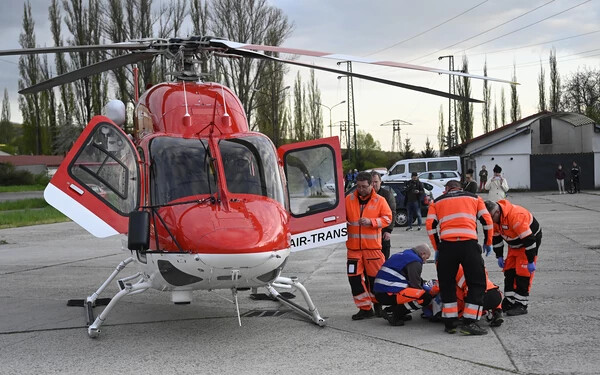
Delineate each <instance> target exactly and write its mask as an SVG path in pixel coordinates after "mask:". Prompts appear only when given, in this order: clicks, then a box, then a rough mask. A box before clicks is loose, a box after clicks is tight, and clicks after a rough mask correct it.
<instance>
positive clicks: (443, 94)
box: [235, 49, 484, 103]
mask: <svg viewBox="0 0 600 375" xmlns="http://www.w3.org/2000/svg"><path fill="white" fill-rule="evenodd" d="M235 52H236V53H237V54H238V55H242V56H245V57H254V58H257V59H267V60H272V61H278V62H281V63H284V64H292V65H298V66H303V67H306V68H311V69H317V70H324V71H326V72H331V73H337V74H341V75H345V76H352V77H356V78H361V79H366V80H369V81H373V82H379V83H383V84H386V85H391V86H396V87H401V88H404V89H408V90H413V91H419V92H424V93H426V94H431V95H436V96H441V97H444V98H449V99H454V100H460V101H465V102H470V103H484V102H483V101H482V100H479V99H473V98H469V97H466V96H460V95H454V94H449V93H447V92H444V91H439V90H434V89H429V88H427V87H422V86H415V85H410V84H407V83H402V82H397V81H390V80H389V79H384V78H379V77H373V76H368V75H365V74H360V73H355V72H347V71H345V70H340V69H334V68H328V67H325V66H319V65H312V64H306V63H302V62H299V61H294V60H286V59H281V58H278V57H274V56H267V55H265V54H262V53H259V52H255V51H249V50H243V49H237V50H235Z"/></svg>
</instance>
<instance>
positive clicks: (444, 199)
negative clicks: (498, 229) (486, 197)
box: [425, 190, 494, 250]
mask: <svg viewBox="0 0 600 375" xmlns="http://www.w3.org/2000/svg"><path fill="white" fill-rule="evenodd" d="M477 220H479V222H481V225H482V226H483V231H484V244H486V245H491V244H492V235H493V230H494V227H493V225H492V224H493V223H492V217H491V216H490V213H489V212H488V210H487V209H486V208H485V203H484V202H483V199H481V197H478V196H477V195H475V194H471V193H468V192H465V191H462V190H454V191H450V192H448V193H446V194H443V195H442V196H440V197H439V198H437V199H436V200H435V201H434V202H433V203H432V204H430V205H429V211H428V212H427V220H426V221H425V226H426V227H427V234H428V235H429V238H430V240H431V244H432V245H433V247H434V249H436V250H437V244H438V243H439V242H440V241H442V240H444V241H465V240H477Z"/></svg>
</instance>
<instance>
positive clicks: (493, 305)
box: [422, 266, 504, 327]
mask: <svg viewBox="0 0 600 375" xmlns="http://www.w3.org/2000/svg"><path fill="white" fill-rule="evenodd" d="M485 282H486V287H485V293H484V294H483V315H485V316H486V319H487V321H488V322H489V323H490V326H491V327H500V326H501V325H502V323H503V322H504V319H503V318H502V305H501V303H502V292H500V287H499V286H498V285H496V284H494V283H493V282H492V281H491V280H490V278H489V275H488V273H487V270H486V271H485ZM468 294H469V288H468V287H467V283H466V281H465V274H464V272H463V269H462V266H458V273H457V274H456V299H457V304H458V306H457V307H458V317H459V318H462V316H463V311H464V309H465V298H466V296H467V295H468ZM441 312H442V301H441V298H440V296H437V297H435V298H434V299H433V301H432V302H431V306H428V307H427V308H423V315H422V317H424V318H429V319H430V320H431V321H433V322H436V321H439V316H440V315H441Z"/></svg>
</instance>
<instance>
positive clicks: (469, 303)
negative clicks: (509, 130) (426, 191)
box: [346, 165, 542, 335]
mask: <svg viewBox="0 0 600 375" xmlns="http://www.w3.org/2000/svg"><path fill="white" fill-rule="evenodd" d="M482 170H485V167H483V168H482ZM493 172H494V175H493V177H492V178H491V179H489V181H488V180H487V172H486V173H484V174H483V175H482V173H481V172H480V174H479V177H480V185H479V189H481V187H482V185H483V187H484V188H485V189H486V190H488V191H489V196H488V200H487V201H485V202H484V201H483V199H482V198H481V197H479V196H477V194H476V192H477V187H478V186H477V183H476V182H475V181H474V180H473V171H472V170H469V171H468V173H467V176H466V178H465V182H464V183H461V182H460V181H457V180H451V181H448V182H447V183H446V185H445V191H444V194H442V195H441V196H440V197H438V198H437V199H436V200H435V201H434V202H431V203H430V205H429V210H428V214H427V219H426V223H425V224H426V229H427V234H428V236H429V239H430V242H431V246H429V245H428V244H426V243H423V244H419V245H416V246H414V247H412V248H410V249H406V250H404V251H402V252H399V253H396V254H393V255H391V256H390V247H391V246H390V234H391V232H392V230H393V226H394V216H395V213H394V211H395V200H394V197H393V195H392V194H391V193H390V192H389V191H388V190H386V189H381V177H380V175H379V174H378V173H376V172H373V173H368V172H360V173H358V174H357V176H356V185H357V189H356V191H355V192H353V193H352V194H349V195H348V196H347V197H346V215H347V222H348V240H347V242H346V247H347V275H348V281H349V283H350V287H351V291H352V296H353V298H354V303H355V305H356V306H357V307H358V309H359V311H358V312H357V313H356V314H354V315H352V320H362V319H365V318H370V317H373V316H381V317H384V318H386V319H387V321H388V322H389V324H391V325H393V326H401V325H404V322H406V321H408V320H411V319H412V316H411V315H410V313H411V312H413V311H416V310H418V309H422V310H423V314H422V316H423V317H428V318H431V320H441V321H443V322H444V331H445V332H447V333H455V332H457V331H460V332H461V333H463V334H466V335H483V334H486V333H487V329H486V328H484V327H481V326H480V325H479V321H480V319H481V318H482V316H486V317H487V318H488V321H489V323H490V326H499V325H501V324H502V323H503V312H504V313H505V314H506V315H508V316H516V315H523V314H526V313H527V308H528V300H529V290H530V288H531V282H532V280H533V275H534V272H535V271H536V262H537V253H538V249H539V247H540V244H541V238H542V231H541V227H540V225H539V223H538V222H537V220H536V219H535V217H534V216H533V215H532V214H531V213H530V212H529V211H528V210H527V209H525V208H523V207H521V206H518V205H515V204H512V203H511V202H509V201H508V200H506V199H505V197H506V192H507V191H508V183H507V181H506V179H505V178H503V177H502V169H501V167H500V166H498V165H496V166H495V167H494V169H493ZM481 180H485V183H484V184H482V183H481ZM407 186H408V187H407V190H406V192H407V194H406V195H407V197H406V200H407V203H409V204H410V202H411V199H412V198H411V197H410V196H409V194H412V196H413V198H414V197H419V196H420V195H421V194H422V193H421V190H423V187H422V183H420V181H418V178H417V176H416V174H413V176H412V177H411V181H409V182H408V183H407ZM417 199H418V198H417ZM417 202H418V200H417ZM392 207H393V208H392ZM407 207H409V206H408V205H407ZM416 211H417V212H418V213H417V218H418V219H419V220H418V225H419V227H418V228H419V229H420V227H421V221H420V219H421V218H420V212H419V208H418V206H417V210H416ZM409 212H410V209H409ZM408 222H409V227H408V229H407V230H410V228H412V226H411V223H412V217H410V216H409V221H408ZM477 222H480V223H481V225H482V228H483V231H484V240H483V246H480V245H479V244H478V243H477V239H478V236H477ZM505 242H506V243H507V244H508V253H506V254H504V243H505ZM432 249H433V250H432ZM492 252H493V253H494V254H495V256H496V258H497V263H498V266H499V267H500V268H502V269H503V272H504V296H503V295H502V293H501V292H500V289H499V287H498V285H496V284H494V283H493V282H491V281H490V280H489V278H488V274H487V271H486V270H485V267H484V262H483V259H482V253H485V255H486V256H489V255H490V254H491V253H492ZM431 256H434V259H435V263H436V269H437V280H430V281H426V280H423V279H422V277H421V272H422V268H423V264H424V263H425V262H426V261H427V260H428V259H429V258H430V257H431ZM384 306H387V307H385V308H384Z"/></svg>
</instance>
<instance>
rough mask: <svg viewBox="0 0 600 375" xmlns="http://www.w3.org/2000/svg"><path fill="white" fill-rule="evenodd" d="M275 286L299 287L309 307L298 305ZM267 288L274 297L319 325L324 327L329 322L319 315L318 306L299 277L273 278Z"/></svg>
mask: <svg viewBox="0 0 600 375" xmlns="http://www.w3.org/2000/svg"><path fill="white" fill-rule="evenodd" d="M275 287H277V288H285V289H291V288H292V287H295V288H297V289H298V290H299V291H300V292H301V293H302V296H303V297H304V300H305V301H306V305H307V306H308V309H307V308H305V307H302V306H300V305H298V304H297V303H295V302H292V301H290V300H289V299H288V298H286V297H284V296H283V295H282V293H279V292H278V291H277V290H275ZM266 288H267V292H268V293H269V294H270V295H271V296H272V297H273V298H275V299H277V300H278V301H279V302H281V303H283V304H284V305H286V306H288V307H290V308H292V309H294V310H295V311H296V312H298V313H300V314H301V315H304V316H306V317H307V318H309V319H310V320H312V321H313V322H314V323H315V324H317V325H318V326H320V327H324V326H325V324H327V322H326V321H325V319H324V318H322V317H321V315H319V311H317V307H316V306H315V305H314V303H313V301H312V299H311V298H310V295H309V294H308V291H307V290H306V288H305V287H304V285H302V284H301V283H300V282H299V281H298V278H297V277H291V278H290V277H282V276H279V277H278V278H276V279H275V280H273V282H271V283H269V284H267V286H266Z"/></svg>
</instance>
